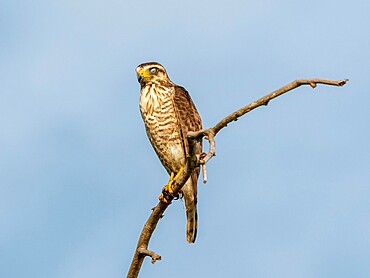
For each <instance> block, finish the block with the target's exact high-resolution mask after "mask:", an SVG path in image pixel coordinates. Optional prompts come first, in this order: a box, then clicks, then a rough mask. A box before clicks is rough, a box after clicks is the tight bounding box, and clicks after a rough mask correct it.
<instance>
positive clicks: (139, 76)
mask: <svg viewBox="0 0 370 278" xmlns="http://www.w3.org/2000/svg"><path fill="white" fill-rule="evenodd" d="M136 76H137V81H138V82H139V83H140V82H141V80H142V79H143V76H142V75H140V74H139V73H136Z"/></svg>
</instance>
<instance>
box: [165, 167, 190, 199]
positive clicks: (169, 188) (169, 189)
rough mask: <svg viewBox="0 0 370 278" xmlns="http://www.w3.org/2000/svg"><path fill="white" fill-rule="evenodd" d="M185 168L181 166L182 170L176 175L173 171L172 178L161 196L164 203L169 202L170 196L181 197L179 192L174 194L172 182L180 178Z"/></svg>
mask: <svg viewBox="0 0 370 278" xmlns="http://www.w3.org/2000/svg"><path fill="white" fill-rule="evenodd" d="M183 170H184V167H181V168H180V170H179V171H178V172H177V174H176V176H175V174H174V173H173V172H172V173H171V176H170V180H169V181H168V183H167V184H166V185H165V186H164V187H163V189H162V193H161V195H160V196H159V201H161V202H163V203H168V201H169V197H172V198H176V199H178V198H179V195H178V194H177V195H176V196H174V195H173V194H172V193H173V189H172V184H173V183H174V182H175V181H176V180H177V179H178V177H179V176H180V175H181V173H182V171H183Z"/></svg>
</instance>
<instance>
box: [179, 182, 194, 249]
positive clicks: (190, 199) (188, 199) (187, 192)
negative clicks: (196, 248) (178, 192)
mask: <svg viewBox="0 0 370 278" xmlns="http://www.w3.org/2000/svg"><path fill="white" fill-rule="evenodd" d="M182 192H183V194H184V199H185V209H186V219H187V223H186V240H187V241H188V242H189V243H194V242H195V239H196V237H197V230H198V213H197V184H195V185H193V179H191V178H190V179H189V180H188V181H187V182H186V183H185V185H184V187H183V188H182Z"/></svg>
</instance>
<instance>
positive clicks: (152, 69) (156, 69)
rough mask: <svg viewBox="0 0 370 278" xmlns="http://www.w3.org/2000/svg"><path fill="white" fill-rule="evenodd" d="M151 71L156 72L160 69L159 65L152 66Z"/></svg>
mask: <svg viewBox="0 0 370 278" xmlns="http://www.w3.org/2000/svg"><path fill="white" fill-rule="evenodd" d="M149 71H150V72H151V73H156V72H157V71H158V68H157V67H152V68H150V69H149Z"/></svg>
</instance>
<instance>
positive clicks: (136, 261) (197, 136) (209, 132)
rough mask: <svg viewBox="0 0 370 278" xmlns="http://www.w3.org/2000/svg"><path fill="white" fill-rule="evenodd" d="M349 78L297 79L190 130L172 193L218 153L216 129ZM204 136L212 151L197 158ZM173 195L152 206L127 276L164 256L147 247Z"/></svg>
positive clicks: (133, 275)
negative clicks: (294, 94) (303, 90)
mask: <svg viewBox="0 0 370 278" xmlns="http://www.w3.org/2000/svg"><path fill="white" fill-rule="evenodd" d="M347 81H348V79H342V80H337V81H336V80H328V79H320V78H314V79H298V80H295V81H293V82H291V83H289V84H287V85H285V86H284V87H281V88H280V89H277V90H275V91H273V92H271V93H269V94H267V95H265V96H263V97H261V98H259V99H258V100H256V101H254V102H252V103H250V104H248V105H246V106H244V107H242V108H240V109H239V110H237V111H235V112H234V113H232V114H230V115H228V116H227V117H225V118H223V119H222V120H221V121H219V122H218V123H217V124H216V125H215V126H214V127H211V128H207V129H202V130H199V131H196V132H189V133H188V134H187V139H188V142H189V155H188V157H187V162H186V164H185V167H184V170H183V172H182V173H181V175H180V176H179V178H178V179H177V180H176V181H175V183H174V184H173V185H172V189H173V196H176V195H177V194H178V193H179V191H180V189H181V188H182V187H183V185H184V184H185V182H186V181H187V180H188V178H189V177H190V175H191V173H192V172H193V170H194V168H195V167H196V166H197V165H199V164H202V165H205V164H206V163H207V162H208V161H209V160H210V159H211V158H212V157H213V156H214V155H216V143H215V140H214V137H215V136H216V135H217V133H218V132H219V131H220V130H221V129H223V128H224V127H226V126H227V125H228V124H229V123H231V122H232V121H236V120H237V119H238V118H239V117H241V116H243V115H244V114H246V113H248V112H250V111H252V110H253V109H255V108H257V107H259V106H263V105H267V104H268V103H269V102H270V100H272V99H274V98H276V97H278V96H281V95H282V94H285V93H287V92H289V91H291V90H293V89H295V88H297V87H300V86H302V85H310V86H311V87H312V88H315V87H316V86H317V84H325V85H332V86H343V85H345V84H346V82H347ZM203 137H206V138H207V139H208V141H209V151H208V153H207V154H206V155H205V156H204V157H200V158H197V156H196V143H197V142H198V141H199V140H202V139H203ZM166 198H167V196H166ZM173 198H174V197H172V196H169V198H167V199H169V202H168V203H163V202H159V203H158V204H157V205H156V206H155V207H154V208H153V209H152V213H151V214H150V216H149V218H148V220H147V221H146V223H145V225H144V227H143V230H142V231H141V234H140V237H139V240H138V243H137V247H136V250H135V253H134V256H133V258H132V262H131V266H130V268H129V270H128V273H127V277H128V278H135V277H138V274H139V271H140V268H141V265H142V263H143V261H144V258H145V257H146V256H149V257H151V258H152V263H155V262H156V261H157V260H161V256H159V255H158V254H157V253H155V252H153V251H150V250H148V245H149V241H150V238H151V236H152V234H153V232H154V230H155V228H156V226H157V224H158V222H159V219H161V218H162V215H163V213H164V211H165V210H166V209H167V207H168V206H169V205H170V204H171V201H172V200H173Z"/></svg>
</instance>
